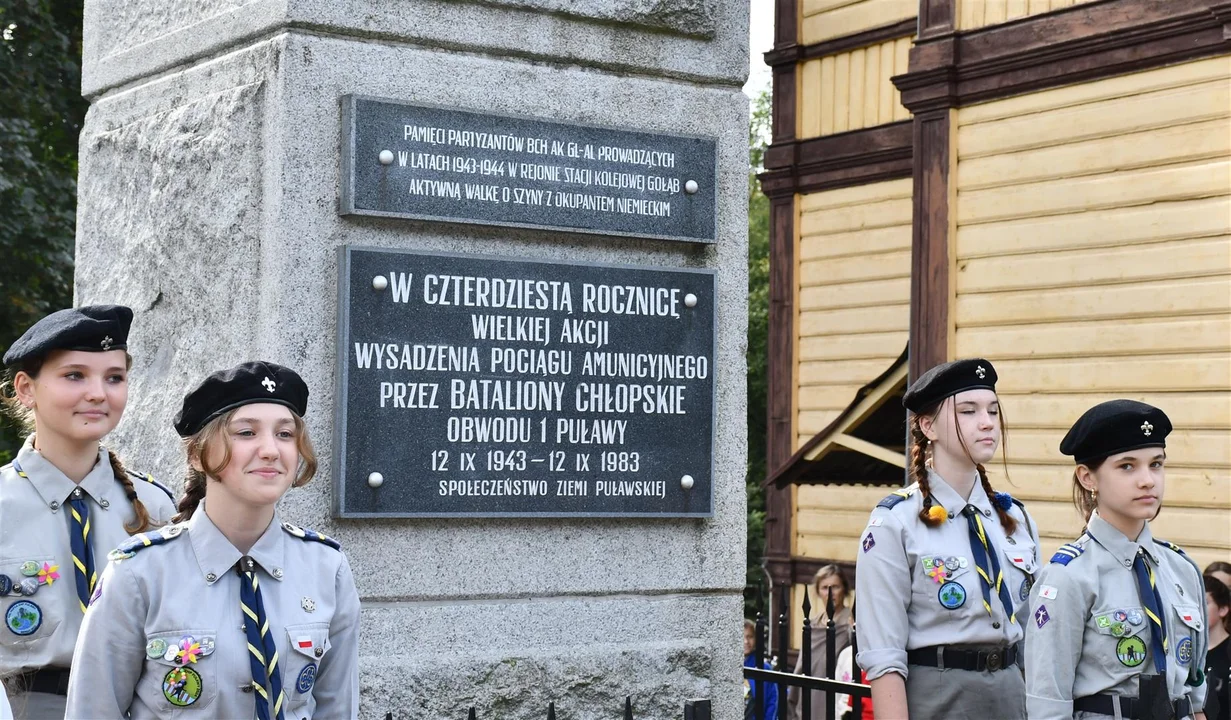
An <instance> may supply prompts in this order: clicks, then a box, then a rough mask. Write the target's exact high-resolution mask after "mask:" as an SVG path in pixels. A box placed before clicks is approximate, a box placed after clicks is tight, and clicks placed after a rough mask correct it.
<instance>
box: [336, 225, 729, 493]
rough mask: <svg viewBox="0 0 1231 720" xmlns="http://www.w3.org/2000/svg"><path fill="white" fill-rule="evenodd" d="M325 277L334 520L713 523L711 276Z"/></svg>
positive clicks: (437, 260)
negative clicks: (332, 381)
mask: <svg viewBox="0 0 1231 720" xmlns="http://www.w3.org/2000/svg"><path fill="white" fill-rule="evenodd" d="M338 266H339V310H338V367H339V374H338V401H337V408H338V417H337V423H336V426H335V427H336V433H337V435H336V438H335V444H334V448H335V453H334V457H335V463H336V468H335V469H336V472H335V478H336V483H337V484H336V487H335V492H334V498H335V503H336V508H335V510H336V512H337V514H338V515H339V516H342V517H373V516H384V517H427V516H554V517H567V516H595V515H612V516H655V515H657V516H677V517H679V516H708V515H710V514H711V513H712V505H711V495H712V493H711V486H712V473H713V467H712V465H713V432H714V363H713V360H714V338H715V330H714V318H715V314H714V293H715V279H714V273H713V272H712V271H708V270H680V269H657V268H651V267H635V266H604V265H592V264H585V265H576V264H567V263H554V262H540V261H529V260H517V259H506V258H493V257H483V256H468V255H440V254H422V253H415V252H400V251H389V250H375V249H360V248H345V247H344V248H342V249H341V251H340V256H339V262H338Z"/></svg>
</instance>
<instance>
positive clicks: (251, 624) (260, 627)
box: [235, 555, 286, 720]
mask: <svg viewBox="0 0 1231 720" xmlns="http://www.w3.org/2000/svg"><path fill="white" fill-rule="evenodd" d="M235 570H236V572H238V573H239V577H240V582H239V607H240V609H241V610H243V612H244V633H245V634H246V635H247V636H248V660H249V663H250V665H251V666H252V691H253V692H252V695H253V699H255V700H256V716H257V720H270V719H271V718H277V720H284V718H283V714H282V705H283V702H284V701H285V700H286V697H285V695H284V694H283V692H282V673H281V672H280V671H279V670H278V645H277V644H276V643H275V642H274V637H273V634H272V633H271V632H270V631H269V616H267V615H266V614H265V603H263V602H262V601H261V584H260V581H259V580H257V576H256V561H254V560H253V559H252V558H250V557H248V556H247V555H245V556H244V557H242V558H240V559H239V565H237V566H236V568H235ZM266 686H268V688H267V687H266ZM271 697H272V698H273V713H272V714H271V713H270V707H269V705H270V698H271Z"/></svg>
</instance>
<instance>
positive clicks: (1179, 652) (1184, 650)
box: [1175, 638, 1193, 667]
mask: <svg viewBox="0 0 1231 720" xmlns="http://www.w3.org/2000/svg"><path fill="white" fill-rule="evenodd" d="M1175 660H1176V662H1178V663H1179V664H1181V665H1183V666H1184V667H1188V663H1190V662H1192V661H1193V641H1192V638H1184V639H1183V640H1180V643H1179V644H1178V645H1176V646H1175Z"/></svg>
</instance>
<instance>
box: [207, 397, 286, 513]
mask: <svg viewBox="0 0 1231 720" xmlns="http://www.w3.org/2000/svg"><path fill="white" fill-rule="evenodd" d="M223 432H224V435H225V437H226V440H227V444H228V445H229V446H230V448H231V460H230V462H228V463H227V464H226V467H224V468H222V470H220V471H219V472H218V477H217V480H218V482H211V483H210V484H209V485H208V492H210V493H215V492H216V493H221V494H223V495H227V496H229V499H230V500H231V501H234V502H236V503H237V504H240V505H248V506H253V507H262V506H269V505H274V504H275V503H277V502H278V500H279V499H281V498H282V496H283V495H284V494H285V493H286V491H287V489H289V488H290V486H291V483H292V482H294V480H295V473H296V471H297V470H298V469H299V447H298V445H297V442H296V440H297V438H296V430H295V417H294V415H292V414H291V411H290V409H288V408H287V407H285V406H283V405H277V404H274V403H253V404H251V405H244V406H242V407H240V408H239V409H238V410H236V411H235V413H234V415H233V416H232V417H231V420H230V422H229V423H227V426H226V427H225V428H224V429H223ZM205 452H206V454H207V458H206V459H207V463H208V464H209V466H211V467H216V466H217V465H218V464H219V463H221V462H222V460H223V458H224V456H225V448H224V447H222V443H214V444H213V445H212V446H211V447H209V448H206V451H205ZM194 465H198V468H197V469H201V468H200V467H199V463H196V462H194Z"/></svg>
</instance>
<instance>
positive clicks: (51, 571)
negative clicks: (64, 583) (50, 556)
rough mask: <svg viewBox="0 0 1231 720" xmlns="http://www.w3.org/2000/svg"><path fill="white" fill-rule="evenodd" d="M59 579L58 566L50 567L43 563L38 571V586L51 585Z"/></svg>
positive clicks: (48, 564)
mask: <svg viewBox="0 0 1231 720" xmlns="http://www.w3.org/2000/svg"><path fill="white" fill-rule="evenodd" d="M59 579H60V566H59V565H52V564H51V563H43V567H41V568H39V571H38V584H39V585H51V584H53V583H54V582H55V581H56V580H59Z"/></svg>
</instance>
